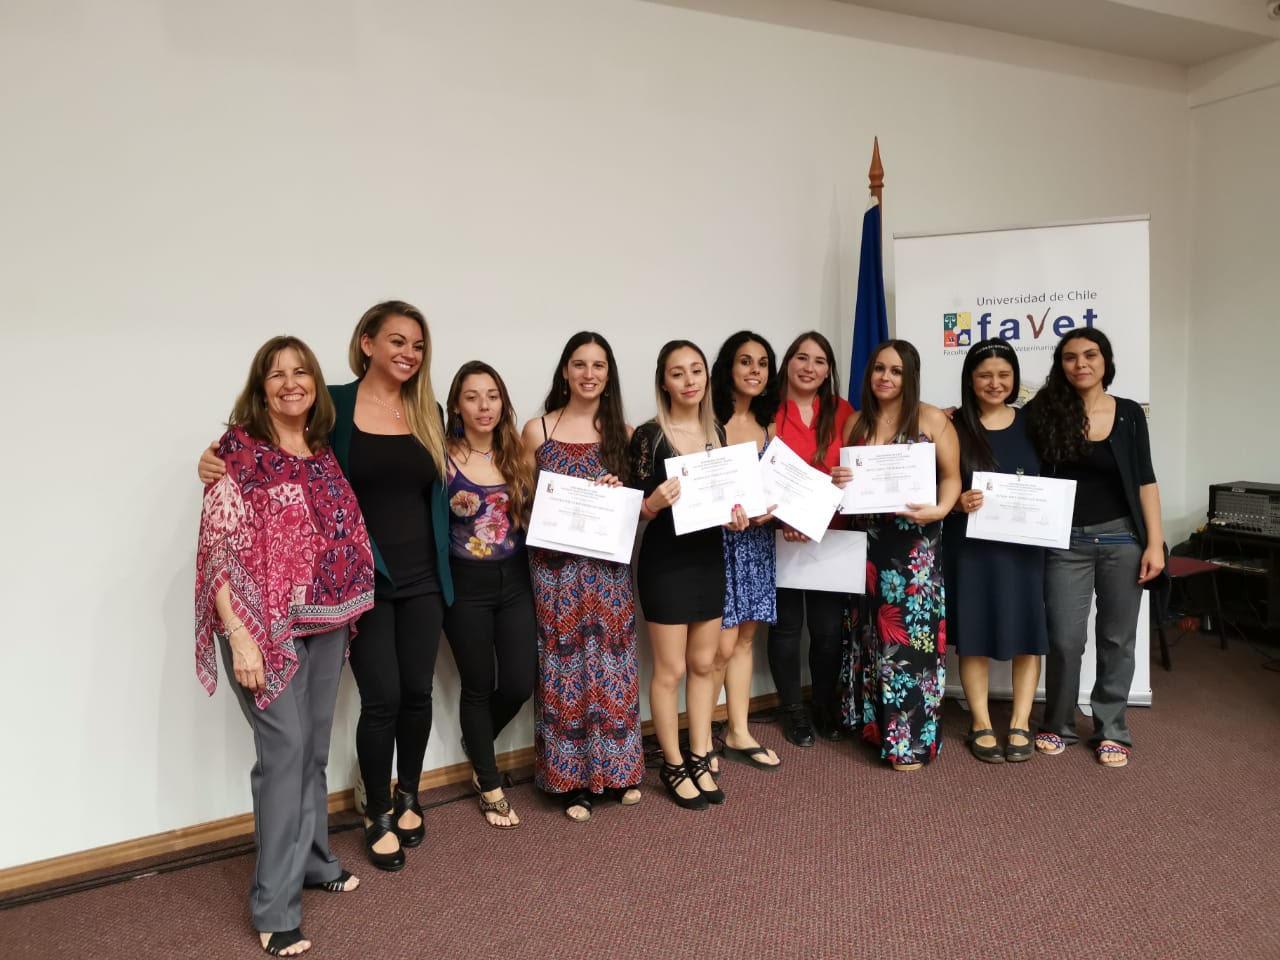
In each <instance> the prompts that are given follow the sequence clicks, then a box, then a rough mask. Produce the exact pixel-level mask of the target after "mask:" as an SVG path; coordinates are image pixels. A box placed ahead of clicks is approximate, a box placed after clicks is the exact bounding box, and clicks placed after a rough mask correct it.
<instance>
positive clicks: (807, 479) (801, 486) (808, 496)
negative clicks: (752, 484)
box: [760, 437, 840, 540]
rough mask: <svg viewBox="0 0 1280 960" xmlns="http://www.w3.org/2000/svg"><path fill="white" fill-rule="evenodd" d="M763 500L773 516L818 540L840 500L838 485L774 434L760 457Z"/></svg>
mask: <svg viewBox="0 0 1280 960" xmlns="http://www.w3.org/2000/svg"><path fill="white" fill-rule="evenodd" d="M760 475H761V478H762V479H763V482H764V492H765V497H766V499H767V500H768V501H769V502H770V503H773V504H776V506H775V507H774V508H773V515H774V516H775V517H777V518H778V519H779V520H781V521H782V522H783V523H785V524H786V525H787V526H789V527H792V528H793V529H795V530H798V531H799V532H800V533H802V534H804V535H805V536H806V537H808V538H809V539H810V540H821V539H822V537H823V535H824V534H825V533H826V532H827V525H828V524H829V523H830V522H831V515H832V514H833V513H835V510H836V506H837V504H839V503H840V488H839V487H837V486H835V485H834V484H833V483H832V482H831V478H830V477H829V476H827V475H826V474H825V473H823V472H822V471H821V470H819V469H817V468H816V467H811V466H810V465H809V464H807V463H805V462H804V460H803V458H801V457H800V456H799V455H798V454H797V453H796V452H795V451H794V450H792V449H791V448H790V447H788V446H787V445H786V444H785V443H783V442H782V441H781V440H779V439H778V438H777V437H774V438H773V439H772V440H770V441H769V446H767V447H765V450H764V457H763V458H762V459H761V460H760Z"/></svg>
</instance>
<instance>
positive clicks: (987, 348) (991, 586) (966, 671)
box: [942, 339, 1048, 763]
mask: <svg viewBox="0 0 1280 960" xmlns="http://www.w3.org/2000/svg"><path fill="white" fill-rule="evenodd" d="M1020 379H1021V378H1020V374H1019V370H1018V355H1017V354H1016V353H1015V352H1014V350H1013V348H1012V347H1011V346H1009V344H1007V343H1005V342H1004V341H1003V340H998V339H993V340H983V341H982V342H981V343H976V344H974V345H973V346H972V347H971V348H970V349H969V353H968V354H967V355H966V356H965V359H964V371H963V372H962V373H961V375H960V397H961V400H960V408H959V409H958V410H957V411H956V415H955V426H956V433H957V434H958V435H959V438H960V470H961V473H962V475H963V489H964V493H962V494H961V495H960V499H959V500H958V501H957V503H956V510H955V512H953V513H952V514H951V516H949V517H948V518H947V520H946V523H945V525H944V531H943V537H942V543H943V565H944V566H943V569H944V570H945V574H946V582H947V623H948V625H949V628H950V636H951V642H952V643H953V644H954V645H955V648H956V653H957V655H958V656H959V658H960V682H961V684H962V685H963V686H964V695H965V699H966V700H968V701H969V725H970V728H969V735H968V737H967V738H966V742H967V743H968V744H969V750H970V751H971V752H972V753H973V755H974V756H975V757H977V758H978V759H979V760H983V761H985V762H987V763H1001V762H1003V761H1005V760H1010V761H1020V760H1029V759H1031V756H1032V754H1033V753H1034V752H1035V749H1034V747H1033V746H1032V743H1031V733H1030V729H1031V703H1032V701H1033V700H1034V699H1035V695H1036V684H1037V683H1038V682H1039V680H1040V657H1041V656H1042V655H1044V654H1045V653H1047V652H1048V637H1047V628H1046V623H1045V612H1044V610H1045V608H1044V548H1042V547H1031V546H1024V545H1022V544H1016V543H1000V542H997V541H994V540H970V539H969V538H968V537H967V536H966V535H965V527H966V525H967V524H968V517H967V516H966V514H970V513H973V512H974V511H976V510H981V509H982V490H980V489H976V488H974V485H973V473H974V471H975V470H976V471H980V472H987V473H1017V474H1025V475H1027V476H1035V475H1037V474H1039V472H1040V459H1039V458H1038V457H1037V456H1036V452H1035V448H1034V447H1032V445H1031V441H1030V439H1029V438H1028V437H1027V431H1026V415H1025V414H1024V413H1023V412H1022V411H1021V410H1017V409H1014V408H1013V407H1012V406H1010V404H1012V403H1013V402H1014V401H1015V400H1016V399H1017V398H1018V388H1019V384H1020ZM992 660H1012V661H1013V718H1012V720H1011V721H1010V724H1009V737H1008V740H1007V741H1006V744H1005V746H1004V748H1003V749H1001V747H1000V743H999V741H998V740H997V738H996V735H995V731H994V730H993V729H992V727H991V715H990V713H989V711H988V709H987V682H988V673H989V668H990V663H991V661H992Z"/></svg>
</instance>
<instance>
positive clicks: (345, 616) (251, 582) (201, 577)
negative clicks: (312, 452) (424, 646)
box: [195, 427, 374, 709]
mask: <svg viewBox="0 0 1280 960" xmlns="http://www.w3.org/2000/svg"><path fill="white" fill-rule="evenodd" d="M218 455H219V456H220V457H222V459H223V460H224V461H226V464H227V475H226V476H225V477H223V478H222V479H221V480H219V481H218V482H217V483H214V484H212V485H210V486H209V487H208V488H207V489H206V490H205V493H204V509H203V511H202V513H201V515H200V541H199V545H198V547H197V548H196V596H195V600H196V610H195V613H196V676H197V677H198V678H199V679H200V682H201V684H203V685H204V688H205V689H206V690H207V691H208V692H209V693H210V694H212V693H213V691H214V689H215V688H216V687H217V684H218V659H217V650H216V645H215V643H214V633H215V631H217V632H218V633H221V632H222V623H221V621H220V619H219V617H218V612H217V608H216V607H215V605H214V598H215V597H216V596H217V594H218V591H219V590H221V589H222V586H223V585H224V584H228V585H230V588H231V607H232V610H233V611H234V612H235V615H236V616H237V617H238V618H239V619H240V622H241V623H243V624H244V625H245V627H246V628H247V629H248V631H249V634H250V636H252V637H253V639H254V641H255V642H256V643H257V644H258V649H260V650H261V651H262V660H263V667H264V672H265V674H266V687H265V689H264V690H263V691H262V692H260V693H258V694H256V695H255V698H254V699H255V702H256V703H257V705H258V707H259V709H263V708H265V707H266V706H267V704H269V703H270V702H271V701H272V700H274V699H275V698H276V697H277V696H278V695H279V694H280V691H281V690H283V689H284V688H285V685H286V684H287V683H288V682H289V680H290V678H292V676H293V674H294V672H295V671H296V670H297V669H298V656H297V652H296V651H295V649H294V640H295V638H297V637H305V636H309V635H312V634H317V633H325V632H327V631H329V630H332V629H334V628H336V627H340V626H342V625H343V624H351V625H352V627H353V630H352V632H353V634H354V621H355V620H356V618H357V617H359V616H360V614H362V613H364V612H365V611H366V610H368V609H369V608H370V607H372V606H373V577H374V573H373V553H372V551H371V549H370V546H369V534H368V532H367V531H366V530H365V526H364V517H363V516H362V515H361V513H360V507H359V505H358V504H357V503H356V497H355V494H354V493H353V492H352V490H351V485H350V484H349V483H348V482H347V478H346V477H345V476H344V475H343V473H342V468H341V467H339V466H338V461H337V458H336V457H335V456H334V455H333V451H332V449H325V450H324V451H323V452H322V453H319V454H317V455H316V456H314V457H295V456H292V455H290V454H287V453H285V452H283V451H281V450H280V449H279V448H277V447H275V446H274V445H272V444H269V443H263V442H262V441H259V440H255V439H254V438H253V437H251V436H249V435H248V434H247V433H245V432H244V431H243V430H242V429H240V428H238V427H233V428H232V429H230V430H228V431H227V432H226V433H225V434H224V435H223V437H222V440H221V442H220V443H219V446H218Z"/></svg>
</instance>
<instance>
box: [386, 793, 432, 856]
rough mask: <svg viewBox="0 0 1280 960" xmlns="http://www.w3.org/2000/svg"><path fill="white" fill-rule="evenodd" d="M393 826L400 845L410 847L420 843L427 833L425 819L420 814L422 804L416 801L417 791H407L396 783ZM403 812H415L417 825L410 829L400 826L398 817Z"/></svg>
mask: <svg viewBox="0 0 1280 960" xmlns="http://www.w3.org/2000/svg"><path fill="white" fill-rule="evenodd" d="M394 812H395V826H394V827H393V828H392V829H394V830H395V832H396V836H397V837H399V838H400V846H402V847H404V848H405V849H411V848H413V847H416V846H418V844H420V843H422V841H423V839H424V838H425V837H426V835H427V820H426V818H425V817H424V816H423V815H422V804H420V803H418V795H417V793H409V792H407V791H405V790H401V789H400V785H399V784H397V785H396V793H395V810H394ZM405 813H416V814H417V815H418V825H417V826H416V827H414V828H412V829H410V830H406V829H405V828H404V827H402V826H400V817H401V816H402V815H404V814H405Z"/></svg>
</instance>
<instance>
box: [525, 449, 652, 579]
mask: <svg viewBox="0 0 1280 960" xmlns="http://www.w3.org/2000/svg"><path fill="white" fill-rule="evenodd" d="M643 499H644V497H643V495H642V494H641V493H640V491H639V490H633V489H632V488H630V487H608V486H605V485H603V484H599V483H596V482H594V481H592V480H586V479H584V478H582V477H569V476H565V475H564V474H559V473H547V472H545V471H544V472H542V473H540V474H538V485H537V489H536V490H535V492H534V496H533V510H532V512H531V514H530V516H529V531H528V533H527V535H526V536H525V542H526V543H528V544H529V545H530V546H532V547H545V548H546V549H548V550H560V551H562V552H564V553H576V554H578V555H580V556H584V557H595V558H597V559H599V560H612V561H613V562H614V563H630V562H631V548H632V546H633V545H634V543H635V539H636V525H637V524H638V523H639V521H640V501H641V500H643Z"/></svg>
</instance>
